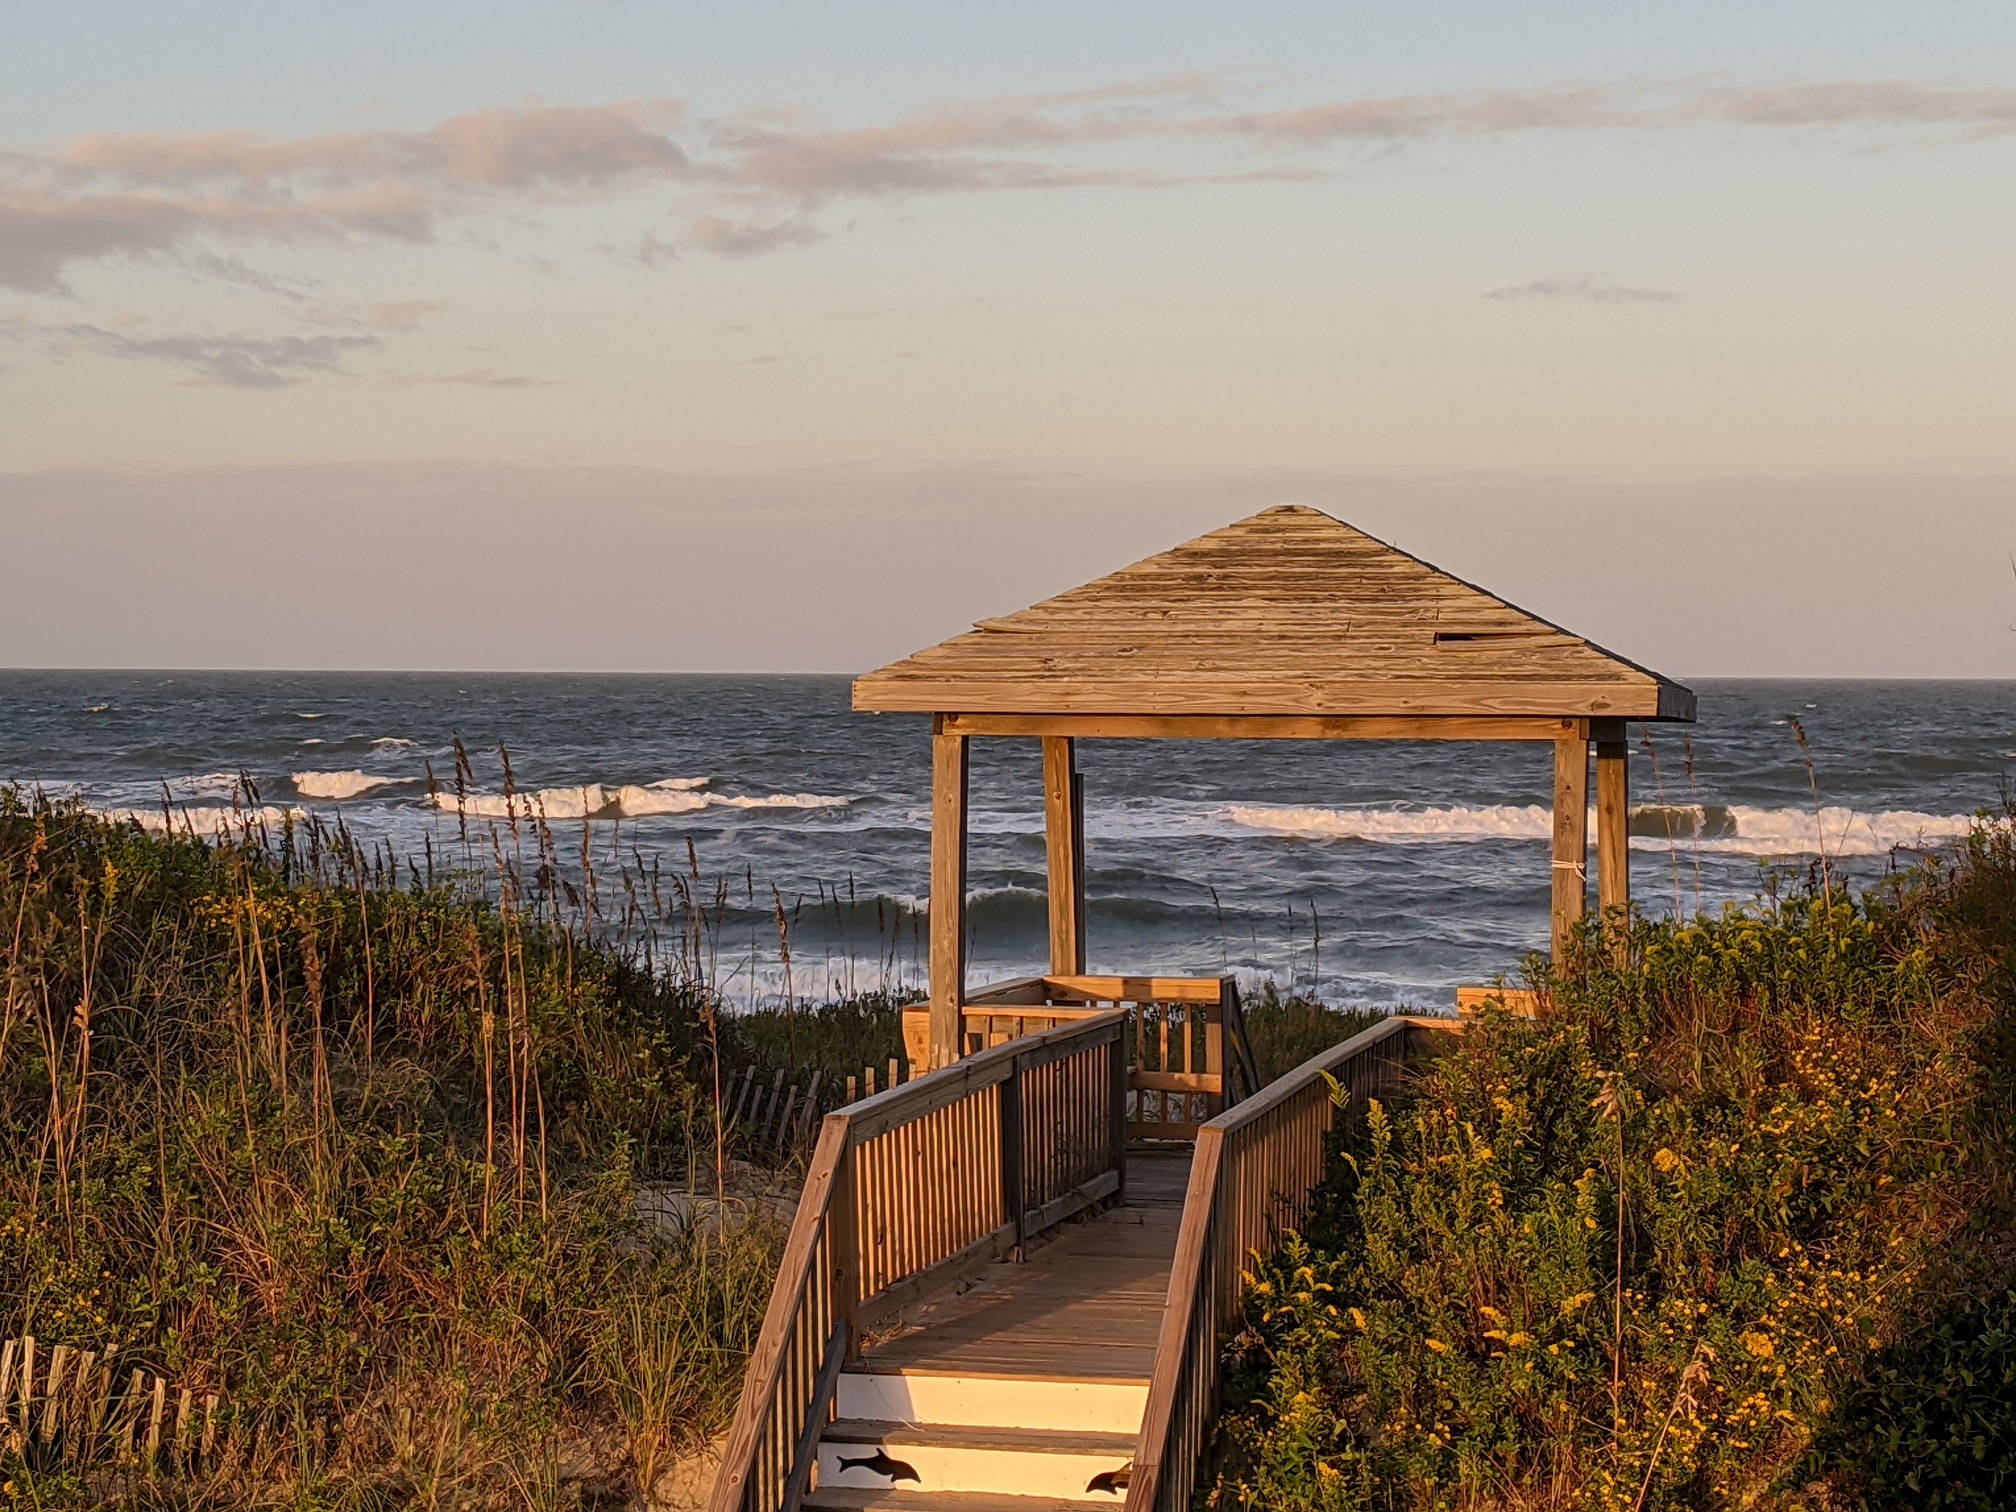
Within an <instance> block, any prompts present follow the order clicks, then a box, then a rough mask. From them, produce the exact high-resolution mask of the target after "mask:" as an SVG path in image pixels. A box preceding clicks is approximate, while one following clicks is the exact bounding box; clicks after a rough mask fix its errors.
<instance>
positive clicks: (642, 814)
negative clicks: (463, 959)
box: [434, 777, 854, 819]
mask: <svg viewBox="0 0 2016 1512" xmlns="http://www.w3.org/2000/svg"><path fill="white" fill-rule="evenodd" d="M708 780H709V779H707V778H705V777H667V778H663V779H661V780H660V781H657V782H652V783H643V784H638V783H626V784H624V785H622V786H620V787H610V786H605V785H604V784H602V783H599V782H586V783H582V784H580V785H579V786H576V787H551V788H540V789H538V790H537V791H536V792H529V793H514V794H511V795H509V796H506V795H504V794H497V793H465V794H464V795H463V796H462V797H461V798H459V799H458V798H457V797H456V796H455V794H454V793H452V792H445V791H443V792H437V793H435V794H434V806H435V807H436V808H440V809H445V810H447V811H448V812H449V813H454V812H456V811H458V810H459V811H460V812H462V813H464V814H470V815H475V816H478V817H481V818H487V819H508V818H510V817H511V816H512V815H513V814H514V813H515V814H516V815H517V816H518V817H520V818H533V817H536V816H540V815H543V816H544V817H546V818H548V819H619V818H620V819H637V818H650V817H657V816H663V815H667V814H695V813H699V812H700V811H701V810H703V809H710V808H727V809H830V808H845V807H846V806H847V805H848V804H850V803H852V802H853V801H854V800H853V799H851V798H838V797H833V796H830V795H828V794H824V793H766V794H762V795H759V796H755V797H744V796H741V795H739V794H732V793H703V792H699V791H697V790H698V789H700V788H702V787H705V786H706V784H707V782H708Z"/></svg>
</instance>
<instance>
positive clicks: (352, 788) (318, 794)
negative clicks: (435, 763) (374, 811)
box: [291, 768, 408, 802]
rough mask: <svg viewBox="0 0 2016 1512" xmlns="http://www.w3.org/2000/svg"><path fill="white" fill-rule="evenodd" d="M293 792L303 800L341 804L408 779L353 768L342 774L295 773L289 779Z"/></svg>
mask: <svg viewBox="0 0 2016 1512" xmlns="http://www.w3.org/2000/svg"><path fill="white" fill-rule="evenodd" d="M291 780H292V781H293V783H294V791H295V792H297V793H299V794H300V795H301V796H302V797H303V798H332V799H335V800H336V801H338V802H341V801H342V800H343V799H345V798H357V797H361V796H362V795H363V794H365V793H369V792H373V791H375V790H377V789H378V788H382V787H392V786H395V785H397V784H398V783H401V782H405V781H407V780H408V779H407V778H404V777H374V776H372V775H371V774H370V773H369V772H360V771H357V770H356V769H355V768H352V769H351V770H349V771H344V772H296V773H294V774H293V777H292V779H291Z"/></svg>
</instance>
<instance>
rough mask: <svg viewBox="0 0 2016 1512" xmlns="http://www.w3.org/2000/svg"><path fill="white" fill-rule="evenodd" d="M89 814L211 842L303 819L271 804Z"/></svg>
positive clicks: (107, 810) (293, 811)
mask: <svg viewBox="0 0 2016 1512" xmlns="http://www.w3.org/2000/svg"><path fill="white" fill-rule="evenodd" d="M92 812H94V813H96V814H98V815H99V816H101V817H102V818H106V819H110V820H112V821H113V822H114V823H118V822H121V821H131V822H132V823H134V824H137V825H139V826H140V828H142V829H144V830H147V831H150V832H151V833H153V834H157V835H159V834H171V833H172V834H177V835H201V836H203V837H204V838H206V839H214V838H215V837H216V836H219V835H242V834H244V833H245V832H246V831H248V830H253V829H258V828H261V827H264V828H266V829H268V830H277V829H279V828H280V827H281V826H282V825H283V824H285V823H286V822H287V821H288V820H289V819H301V818H304V817H305V815H304V814H303V812H302V811H301V810H300V809H298V808H291V807H282V806H280V805H277V804H271V803H268V804H262V805H260V806H259V807H258V808H224V807H221V806H218V805H214V804H199V805H194V806H184V807H176V808H171V809H167V810H163V809H159V808H151V809H150V808H101V809H94V810H93V811H92Z"/></svg>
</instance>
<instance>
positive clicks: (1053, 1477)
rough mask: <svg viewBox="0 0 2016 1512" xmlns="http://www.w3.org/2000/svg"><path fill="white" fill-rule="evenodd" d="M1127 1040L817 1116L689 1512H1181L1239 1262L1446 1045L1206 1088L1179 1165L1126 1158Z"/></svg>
mask: <svg viewBox="0 0 2016 1512" xmlns="http://www.w3.org/2000/svg"><path fill="white" fill-rule="evenodd" d="M1131 1018H1132V1016H1131V1015H1129V1014H1128V1013H1127V1012H1126V1011H1125V1009H1124V1007H1123V1008H1114V1009H1109V1010H1105V1011H1101V1012H1097V1013H1094V1014H1091V1015H1089V1016H1085V1017H1082V1018H1078V1019H1075V1020H1073V1021H1070V1022H1065V1023H1058V1024H1055V1025H1054V1026H1052V1027H1049V1028H1044V1029H1039V1030H1038V1031H1037V1032H1034V1033H1028V1034H1024V1035H1021V1036H1019V1037H1017V1038H1014V1039H1011V1040H1009V1041H1007V1042H1006V1043H1002V1044H998V1045H992V1046H988V1047H986V1048H983V1049H980V1050H979V1051H978V1052H977V1053H975V1054H970V1055H969V1056H968V1057H967V1058H966V1059H964V1060H961V1061H959V1062H957V1063H955V1064H954V1065H952V1066H950V1067H947V1068H946V1069H944V1070H942V1071H937V1072H933V1073H931V1074H930V1075H928V1076H923V1077H919V1078H917V1079H916V1080H914V1081H911V1082H908V1083H905V1084H904V1085H902V1086H901V1087H898V1088H894V1089H892V1090H891V1091H889V1092H886V1093H883V1094H882V1095H881V1096H879V1097H875V1098H870V1099H868V1100H866V1101H864V1102H861V1103H856V1104H852V1105H850V1106H849V1107H847V1108H843V1109H841V1110H840V1111H839V1112H837V1113H833V1114H829V1115H828V1116H827V1119H826V1123H825V1125H824V1127H823V1128H822V1131H821V1135H820V1142H819V1148H818V1150H817V1151H816V1152H815V1154H814V1157H813V1162H812V1168H811V1171H810V1173H809V1175H808V1178H807V1181H806V1187H805V1192H804V1195H803V1197H801V1199H800V1202H799V1206H798V1212H797V1215H796V1218H795V1219H794V1221H793V1226H792V1237H791V1242H790V1244H789V1246H788V1247H787V1250H786V1253H785V1257H784V1262H783V1265H782V1266H781V1268H780V1270H779V1274H778V1278H777V1283H776V1287H775V1289H774V1290H773V1292H772V1294H771V1302H770V1308H769V1311H768V1313H767V1314H766V1315H765V1319H764V1325H763V1331H762V1335H761V1336H760V1338H759V1339H758V1341H757V1346H756V1350H755V1353H754V1355H753V1356H752V1357H751V1360H750V1366H749V1373H748V1375H747V1377H746V1378H745V1381H744V1384H743V1394H742V1400H741V1403H740V1405H739V1407H738V1408H737V1411H736V1418H735V1425H734V1427H733V1429H732V1430H731V1432H730V1435H729V1440H728V1444H727V1446H726V1449H725V1451H724V1454H723V1456H722V1468H721V1475H720V1478H719V1480H718V1481H717V1482H716V1485H715V1488H714V1495H713V1499H712V1501H711V1502H710V1504H709V1506H710V1512H799V1509H801V1508H811V1509H829V1512H841V1509H871V1508H873V1509H887V1512H905V1509H910V1512H1073V1509H1077V1512H1082V1509H1085V1508H1089V1507H1114V1506H1123V1505H1124V1506H1126V1507H1128V1508H1132V1509H1137V1512H1148V1509H1151V1508H1152V1509H1154V1512H1188V1509H1189V1507H1190V1505H1191V1502H1192V1498H1193V1494H1194V1491H1195V1489H1196V1486H1197V1476H1198V1468H1199V1466H1200V1464H1201V1463H1202V1461H1203V1459H1204V1457H1205V1455H1206V1454H1207V1453H1208V1450H1209V1446H1210V1440H1211V1433H1212V1427H1213V1422H1214V1418H1215V1414H1216V1410H1217V1403H1218V1378H1217V1366H1218V1357H1219V1351H1220V1347H1221V1345H1222V1342H1223V1340H1224V1338H1225V1336H1226V1334H1227V1333H1228V1332H1229V1331H1230V1330H1231V1329H1232V1328H1234V1327H1236V1326H1237V1319H1238V1316H1239V1312H1238V1307H1239V1294H1240V1286H1241V1281H1240V1274H1241V1271H1242V1270H1243V1269H1244V1267H1245V1265H1246V1264H1247V1263H1248V1257H1249V1255H1250V1254H1251V1252H1252V1251H1253V1250H1255V1249H1259V1248H1264V1247H1266V1246H1268V1245H1269V1244H1270V1242H1271V1239H1272V1236H1273V1235H1274V1234H1276V1233H1278V1232H1279V1231H1280V1229H1281V1228H1282V1227H1284V1226H1287V1225H1291V1224H1294V1223H1297V1222H1299V1221H1300V1219H1301V1216H1302V1214H1303V1212H1304V1210H1305V1208H1306V1203H1307V1199H1308V1194H1309V1192H1310V1191H1311V1189H1312V1188H1313V1187H1314V1186H1315V1184H1316V1183H1317V1182H1318V1181H1319V1180H1320V1179H1321V1177H1322V1174H1323V1170H1324V1162H1325V1142H1326V1138H1327V1135H1328V1132H1329V1130H1330V1129H1331V1128H1332V1127H1333V1126H1334V1124H1335V1122H1336V1120H1337V1119H1338V1118H1339V1117H1343V1116H1347V1115H1348V1114H1350V1113H1352V1112H1354V1111H1355V1110H1356V1109H1359V1108H1362V1107H1363V1105H1364V1102H1365V1100H1366V1099H1368V1098H1370V1097H1382V1098H1385V1097H1391V1096H1392V1095H1393V1094H1394V1093H1395V1092H1396V1091H1397V1090H1398V1089H1399V1086H1400V1084H1401V1079H1402V1077H1403V1075H1404V1074H1405V1068H1406V1063H1407V1061H1408V1059H1409V1058H1410V1057H1411V1056H1413V1055H1417V1054H1420V1053H1424V1052H1426V1051H1427V1050H1429V1049H1430V1048H1431V1047H1432V1046H1433V1045H1435V1044H1436V1043H1438V1042H1440V1041H1441V1040H1442V1037H1443V1036H1444V1035H1445V1034H1448V1033H1452V1032H1455V1031H1456V1029H1457V1025H1456V1024H1455V1022H1454V1021H1431V1020H1420V1019H1399V1018H1395V1019H1389V1020H1387V1021H1386V1022H1384V1023H1382V1024H1379V1025H1377V1026H1375V1027H1374V1028H1372V1029H1369V1030H1367V1031H1365V1032H1364V1033H1363V1034H1360V1035H1357V1036H1355V1037H1354V1038H1352V1039H1351V1040H1348V1041H1346V1042H1345V1043H1344V1044H1342V1045H1338V1046H1336V1047H1334V1048H1333V1049H1331V1050H1328V1051H1325V1052H1324V1053H1323V1054H1321V1055H1318V1056H1315V1057H1312V1058H1311V1059H1310V1060H1309V1061H1307V1062H1305V1063H1304V1064H1303V1065H1302V1066H1300V1067H1298V1068H1297V1069H1296V1070H1295V1071H1293V1072H1291V1073H1289V1075H1287V1076H1285V1077H1283V1078H1281V1079H1280V1080H1279V1081H1276V1082H1274V1083H1272V1084H1271V1085H1269V1086H1267V1087H1265V1088H1261V1089H1258V1090H1257V1091H1253V1092H1250V1093H1248V1094H1247V1095H1244V1096H1243V1097H1242V1096H1237V1095H1235V1093H1234V1091H1233V1090H1232V1089H1231V1088H1227V1089H1226V1090H1225V1094H1224V1097H1223V1101H1224V1103H1227V1104H1231V1106H1227V1107H1225V1108H1224V1111H1222V1112H1221V1113H1219V1114H1217V1115H1216V1116H1214V1117H1212V1118H1209V1119H1208V1120H1206V1121H1205V1122H1203V1123H1202V1124H1201V1125H1199V1126H1198V1127H1197V1128H1196V1140H1195V1144H1194V1149H1193V1147H1192V1146H1190V1145H1187V1144H1170V1143H1166V1142H1162V1143H1144V1142H1143V1141H1141V1140H1139V1139H1134V1140H1130V1139H1129V1138H1128V1126H1129V1125H1130V1124H1133V1123H1135V1122H1137V1121H1143V1120H1142V1119H1141V1114H1142V1109H1141V1107H1140V1104H1141V1102H1142V1101H1143V1099H1142V1098H1141V1097H1140V1095H1139V1092H1138V1091H1137V1090H1133V1089H1130V1087H1129V1084H1128V1081H1127V1079H1126V1075H1127V1071H1128V1061H1129V1056H1128V1055H1127V1051H1128V1050H1129V1049H1130V1048H1131V1046H1130V1041H1134V1040H1136V1038H1137V1036H1136V1034H1135V1032H1134V1029H1133V1025H1132V1023H1131V1022H1130V1019H1131ZM1148 1090H1151V1091H1152V1090H1155V1089H1153V1088H1152V1087H1151V1088H1150V1089H1148ZM1239 1090H1240V1091H1242V1092H1243V1091H1245V1089H1239ZM1340 1091H1341V1092H1348V1097H1346V1098H1343V1099H1341V1100H1340V1097H1339V1095H1338V1093H1339V1092H1340ZM1155 1111H1156V1113H1157V1117H1158V1121H1159V1118H1160V1117H1162V1116H1166V1115H1161V1114H1160V1113H1159V1109H1158V1110H1155Z"/></svg>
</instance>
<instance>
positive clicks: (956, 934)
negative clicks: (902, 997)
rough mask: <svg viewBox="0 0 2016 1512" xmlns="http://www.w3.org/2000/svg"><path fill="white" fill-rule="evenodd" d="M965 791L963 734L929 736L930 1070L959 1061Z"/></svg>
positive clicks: (938, 730)
mask: <svg viewBox="0 0 2016 1512" xmlns="http://www.w3.org/2000/svg"><path fill="white" fill-rule="evenodd" d="M966 789H967V750H966V737H965V736H964V735H947V734H945V733H944V719H943V717H942V716H940V717H939V718H937V719H934V720H933V721H932V735H931V1068H932V1069H933V1070H934V1071H935V1070H941V1069H943V1068H944V1067H946V1066H949V1065H951V1064H952V1063H953V1062H954V1061H956V1060H957V1059H959V1055H960V1044H959V1040H960V1033H959V1009H960V1005H961V1004H962V1003H963V1002H964V1001H965V998H966Z"/></svg>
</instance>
